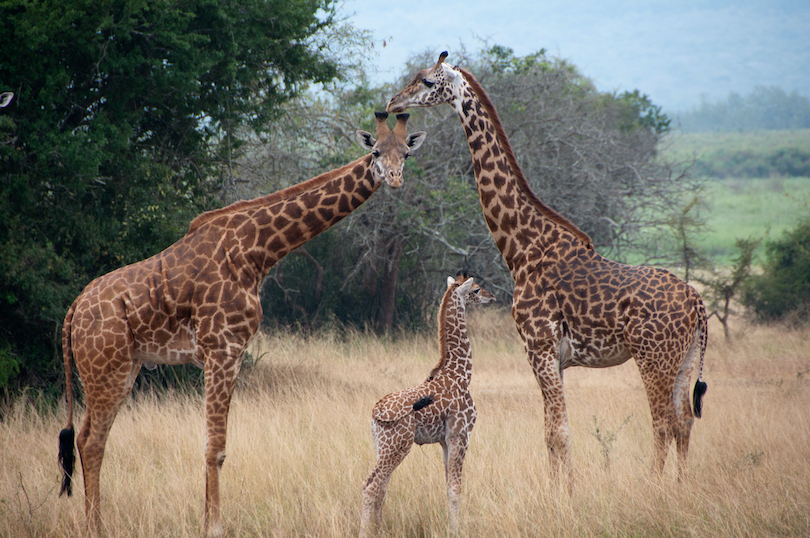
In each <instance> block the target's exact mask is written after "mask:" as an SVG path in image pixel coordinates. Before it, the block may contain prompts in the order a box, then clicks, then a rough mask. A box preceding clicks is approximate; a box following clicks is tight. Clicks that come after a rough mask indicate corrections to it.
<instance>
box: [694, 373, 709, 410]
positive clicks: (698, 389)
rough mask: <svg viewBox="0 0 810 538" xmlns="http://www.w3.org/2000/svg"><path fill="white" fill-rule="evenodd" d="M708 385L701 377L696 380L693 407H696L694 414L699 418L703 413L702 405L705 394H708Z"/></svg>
mask: <svg viewBox="0 0 810 538" xmlns="http://www.w3.org/2000/svg"><path fill="white" fill-rule="evenodd" d="M707 388H708V386H707V385H706V383H705V382H703V381H701V380H700V379H698V380H697V382H695V390H694V392H693V393H692V404H693V405H692V407H694V414H695V416H696V417H697V418H700V415H701V414H702V413H703V410H702V407H703V403H702V399H703V395H704V394H706V389H707Z"/></svg>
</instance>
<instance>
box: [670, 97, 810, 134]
mask: <svg viewBox="0 0 810 538" xmlns="http://www.w3.org/2000/svg"><path fill="white" fill-rule="evenodd" d="M679 119H680V124H681V129H683V131H684V132H685V133H706V132H733V131H756V130H775V129H808V128H810V100H808V98H807V97H806V96H803V95H799V94H798V92H796V91H793V92H792V93H790V94H789V95H788V94H787V93H785V91H784V90H782V89H781V88H778V87H776V86H770V87H764V86H758V87H756V88H754V91H753V92H751V93H750V94H749V95H747V96H745V97H742V96H740V95H739V94H737V93H734V92H731V93H730V94H729V96H728V97H727V98H726V100H725V101H719V102H717V103H711V102H709V101H708V100H707V99H706V98H705V97H704V98H703V100H702V102H701V104H700V105H699V106H697V107H696V108H694V109H693V110H690V111H689V112H686V113H684V114H681V115H680V117H679Z"/></svg>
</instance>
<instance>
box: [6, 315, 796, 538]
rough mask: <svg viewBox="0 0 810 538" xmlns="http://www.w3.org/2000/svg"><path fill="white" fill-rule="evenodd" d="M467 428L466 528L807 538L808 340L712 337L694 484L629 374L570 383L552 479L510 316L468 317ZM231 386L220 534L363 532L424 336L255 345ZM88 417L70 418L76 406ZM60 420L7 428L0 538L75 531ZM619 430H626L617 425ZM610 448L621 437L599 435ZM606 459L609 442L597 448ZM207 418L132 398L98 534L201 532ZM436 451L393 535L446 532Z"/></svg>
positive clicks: (425, 453)
mask: <svg viewBox="0 0 810 538" xmlns="http://www.w3.org/2000/svg"><path fill="white" fill-rule="evenodd" d="M474 314H475V315H474V316H473V320H472V322H471V336H472V340H473V356H474V373H473V395H474V397H475V399H476V404H477V407H478V414H479V418H478V423H477V425H476V428H475V431H474V433H473V436H472V440H471V447H470V451H469V453H468V455H467V459H466V461H465V473H464V490H463V496H462V505H461V528H460V535H461V536H476V537H477V536H481V537H490V536H506V537H512V536H515V537H520V536H572V537H580V536H663V537H670V536H672V537H676V536H713V537H717V536H720V537H725V536H735V537H736V536H740V537H742V536H746V537H747V536H797V537H798V536H808V535H810V413H808V410H810V331H807V330H806V331H804V332H788V331H785V330H782V329H779V328H763V327H749V326H746V325H744V324H742V323H737V324H736V325H734V335H735V341H734V342H733V343H732V344H727V343H726V342H725V341H723V338H722V330H720V329H719V326H717V325H711V327H710V343H709V350H708V354H707V357H706V367H705V376H704V377H705V379H706V381H707V382H708V383H709V391H708V393H707V395H706V397H705V398H704V417H703V418H702V419H700V420H697V421H696V423H695V427H694V428H693V430H692V444H691V451H690V462H691V474H690V476H691V479H690V480H689V481H688V482H687V483H678V481H677V480H676V478H675V464H674V457H675V456H674V449H673V450H671V451H670V459H669V460H668V462H667V467H666V470H665V476H664V477H663V478H662V479H657V478H654V477H652V476H651V475H650V464H651V456H652V431H651V424H650V412H649V409H648V406H647V403H646V398H645V395H644V390H643V388H642V386H641V382H640V379H639V376H638V372H637V369H636V367H635V365H634V364H633V363H632V362H630V363H626V364H625V365H622V366H619V367H615V368H610V369H605V370H585V369H571V370H568V371H567V372H566V378H565V379H566V397H567V402H568V406H569V415H570V420H571V433H572V440H573V459H574V464H575V467H576V476H577V482H576V487H575V490H574V492H573V494H572V495H571V496H569V495H568V494H567V493H565V492H564V491H561V489H560V488H558V487H557V486H556V484H553V483H550V482H549V474H548V468H547V452H546V448H545V445H544V442H543V412H542V397H541V394H540V390H539V389H538V387H537V384H536V382H535V380H534V378H533V377H532V375H531V373H530V369H529V366H528V364H527V362H526V359H525V357H524V354H523V351H522V346H521V344H520V342H519V339H518V337H517V335H516V332H515V330H514V327H513V324H512V321H511V319H510V318H509V316H508V313H506V312H503V311H496V310H486V311H484V310H482V311H478V312H474ZM252 353H253V355H254V356H257V357H260V359H259V360H258V362H257V364H256V365H255V367H252V368H249V369H246V370H245V371H244V372H243V376H242V379H241V380H240V384H239V387H238V390H237V393H236V394H235V397H234V401H233V405H232V412H231V416H230V421H229V431H228V457H227V459H226V461H225V465H224V468H223V474H222V477H223V482H222V487H223V517H224V524H225V528H226V532H227V534H228V535H229V536H231V537H256V536H261V537H271V536H272V537H294V536H295V537H297V536H312V537H344V536H350V535H355V534H356V533H357V530H358V528H359V515H360V487H361V484H362V482H363V480H364V479H365V477H366V475H367V473H368V472H369V471H370V469H371V467H372V465H373V458H374V455H373V447H372V442H371V436H370V431H369V426H370V424H369V423H370V410H371V407H372V406H373V404H374V403H375V402H376V401H377V400H378V399H379V398H380V397H382V396H384V395H385V394H387V393H388V392H390V391H393V390H395V389H399V388H403V387H406V386H410V385H413V384H416V383H418V382H421V381H422V380H423V379H424V377H425V376H426V375H427V373H428V371H429V370H430V368H431V367H432V365H433V364H434V363H435V361H436V359H437V357H438V355H437V353H438V352H437V345H436V342H435V337H434V336H433V335H425V336H413V337H403V338H402V339H400V340H397V341H390V340H385V339H379V338H376V337H372V336H367V335H363V334H350V335H348V336H345V337H337V336H335V335H334V334H325V335H321V336H317V337H311V338H303V337H301V336H299V335H296V334H276V335H268V336H264V337H262V338H260V339H258V340H257V341H256V342H255V344H254V348H253V349H252ZM79 415H81V410H80V412H79ZM63 421H64V414H63V413H60V414H59V416H58V417H54V416H47V415H41V414H38V413H37V412H35V411H34V406H31V405H25V404H20V405H18V406H17V407H16V408H15V409H14V410H13V412H12V413H11V414H10V415H8V416H7V418H6V420H5V421H4V422H2V423H0V454H2V465H0V536H3V537H10V538H11V537H13V538H24V537H37V538H39V537H46V536H54V537H72V536H80V535H81V528H82V525H83V522H84V505H83V496H82V491H81V490H82V479H81V478H77V480H76V487H77V490H78V491H77V493H78V495H74V496H73V497H72V498H69V499H68V498H64V497H63V498H57V493H58V485H59V473H58V470H57V466H56V444H57V435H58V433H59V430H60V429H61V428H62V427H63ZM625 422H626V425H624V426H622V425H623V424H624V423H625ZM596 426H599V428H600V431H601V433H602V436H603V439H604V438H606V437H610V435H612V434H615V441H614V442H613V443H612V444H605V445H602V444H600V442H599V441H598V440H597V437H596V436H595V433H596ZM603 449H606V451H604V450H603ZM202 451H203V411H202V406H201V400H200V398H198V397H190V396H171V397H163V398H156V397H144V396H141V397H139V398H137V399H132V398H130V399H129V400H128V403H127V404H126V406H125V407H124V409H122V411H121V413H120V415H119V417H118V419H117V421H116V423H115V425H114V426H113V429H112V434H111V437H110V441H109V443H108V445H107V453H106V459H105V461H104V467H103V469H102V499H103V503H104V504H103V507H102V515H103V519H104V522H105V525H106V529H107V531H106V535H107V536H111V537H113V536H114V537H119V536H120V537H149V538H155V537H172V538H178V537H198V536H201V535H202V518H203V495H204V489H205V483H204V478H203V469H204V466H203V457H202ZM446 518H447V507H446V500H445V489H444V478H443V469H442V463H441V450H440V448H439V447H438V445H430V446H424V447H421V448H420V447H415V448H414V449H413V451H412V452H411V454H410V455H409V456H408V458H407V459H406V460H405V462H404V463H403V464H402V465H401V466H400V468H399V469H398V470H397V472H396V473H395V474H394V477H393V479H392V482H391V486H390V488H389V496H388V501H387V504H386V507H385V511H384V525H385V530H387V531H388V535H389V536H403V537H424V536H443V535H445V534H446V526H445V525H446Z"/></svg>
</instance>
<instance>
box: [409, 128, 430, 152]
mask: <svg viewBox="0 0 810 538" xmlns="http://www.w3.org/2000/svg"><path fill="white" fill-rule="evenodd" d="M426 137H427V133H426V132H425V131H417V132H415V133H411V134H409V135H408V138H406V139H405V144H407V146H408V147H409V148H411V153H413V152H414V151H416V150H417V149H419V147H420V146H421V145H422V142H424V141H425V138H426Z"/></svg>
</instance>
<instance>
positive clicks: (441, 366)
mask: <svg viewBox="0 0 810 538" xmlns="http://www.w3.org/2000/svg"><path fill="white" fill-rule="evenodd" d="M455 290H456V288H455V287H452V288H450V289H448V290H447V292H446V293H445V296H444V298H443V299H442V306H441V309H440V310H439V351H440V352H441V357H440V359H439V362H438V364H436V366H435V367H434V368H433V370H432V371H431V373H430V377H431V378H432V377H434V376H436V375H438V374H439V373H442V374H444V375H446V376H449V377H451V378H453V379H455V380H456V381H457V382H458V383H460V384H461V385H462V386H464V387H467V386H469V384H470V380H471V379H472V354H471V353H470V339H469V337H468V336H467V323H466V322H465V315H464V305H463V304H462V302H461V298H459V296H458V294H457V293H456V291H455Z"/></svg>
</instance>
